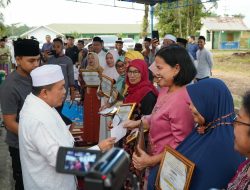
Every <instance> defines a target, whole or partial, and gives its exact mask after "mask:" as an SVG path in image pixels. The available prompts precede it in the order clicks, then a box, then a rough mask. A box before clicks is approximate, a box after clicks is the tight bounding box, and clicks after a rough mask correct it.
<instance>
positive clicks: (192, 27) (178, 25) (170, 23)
mask: <svg viewBox="0 0 250 190" xmlns="http://www.w3.org/2000/svg"><path fill="white" fill-rule="evenodd" d="M185 2H187V0H179V1H178V3H179V4H178V6H179V7H170V6H169V4H168V3H162V4H158V5H157V6H156V8H155V17H156V18H157V20H158V23H157V29H158V30H159V33H160V36H163V35H165V34H167V33H170V34H174V35H176V36H178V37H184V38H186V37H187V36H188V35H191V34H195V33H196V31H197V30H199V29H200V28H201V18H202V17H205V16H208V15H210V13H209V12H208V11H206V10H205V9H204V5H203V4H197V3H194V4H193V5H191V6H185Z"/></svg>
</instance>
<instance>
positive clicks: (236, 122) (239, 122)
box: [233, 115, 250, 127]
mask: <svg viewBox="0 0 250 190" xmlns="http://www.w3.org/2000/svg"><path fill="white" fill-rule="evenodd" d="M237 118H238V115H236V116H235V117H234V118H233V123H234V124H240V125H246V126H249V127H250V123H244V122H242V121H238V120H237Z"/></svg>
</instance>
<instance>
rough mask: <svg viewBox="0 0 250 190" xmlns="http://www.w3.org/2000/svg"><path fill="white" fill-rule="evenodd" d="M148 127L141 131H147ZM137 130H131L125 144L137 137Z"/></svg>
mask: <svg viewBox="0 0 250 190" xmlns="http://www.w3.org/2000/svg"><path fill="white" fill-rule="evenodd" d="M147 132H148V129H144V130H143V133H147ZM138 134H139V130H135V131H131V132H130V134H129V135H128V136H127V137H126V144H129V143H131V142H133V141H134V140H136V139H137V138H138Z"/></svg>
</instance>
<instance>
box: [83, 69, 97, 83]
mask: <svg viewBox="0 0 250 190" xmlns="http://www.w3.org/2000/svg"><path fill="white" fill-rule="evenodd" d="M81 73H82V78H83V80H84V82H85V84H86V86H87V87H96V86H99V85H100V77H99V73H98V72H97V71H90V70H81Z"/></svg>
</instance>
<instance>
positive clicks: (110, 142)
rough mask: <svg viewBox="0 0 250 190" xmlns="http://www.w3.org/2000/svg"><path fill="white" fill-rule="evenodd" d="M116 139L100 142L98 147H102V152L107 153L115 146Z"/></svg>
mask: <svg viewBox="0 0 250 190" xmlns="http://www.w3.org/2000/svg"><path fill="white" fill-rule="evenodd" d="M115 139H116V138H115V137H110V138H107V139H105V140H102V141H101V142H99V144H98V146H99V147H100V149H101V151H107V150H109V149H111V148H112V147H113V146H114V144H115Z"/></svg>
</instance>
